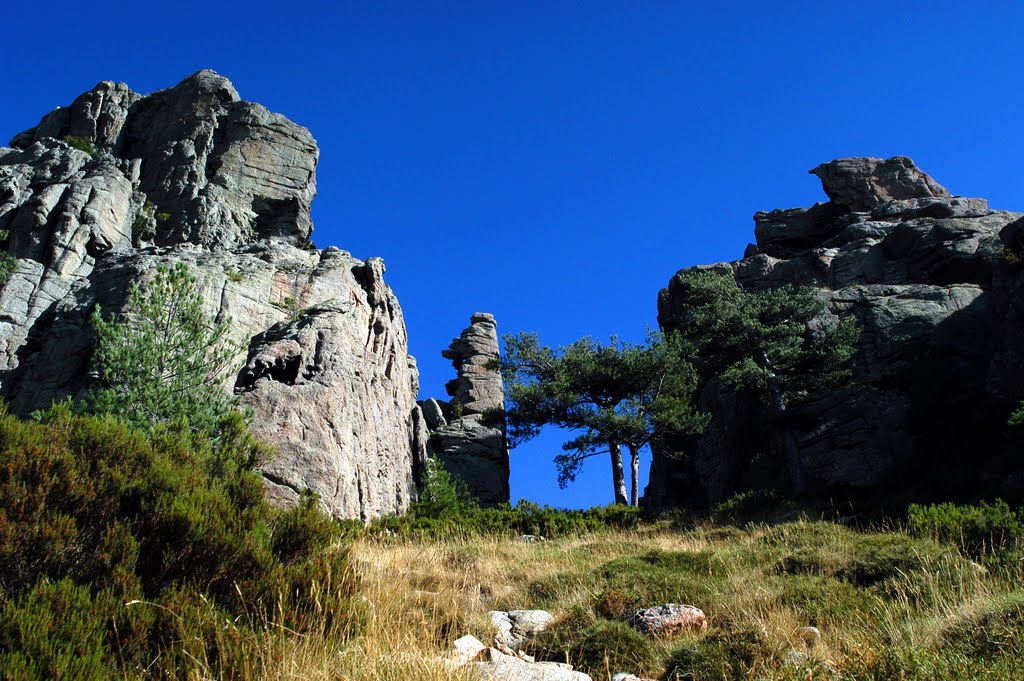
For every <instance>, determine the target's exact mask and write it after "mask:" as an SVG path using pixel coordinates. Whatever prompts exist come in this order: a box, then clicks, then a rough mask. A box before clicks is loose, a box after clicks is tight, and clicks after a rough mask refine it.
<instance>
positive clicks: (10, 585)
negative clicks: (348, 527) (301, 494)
mask: <svg viewBox="0 0 1024 681" xmlns="http://www.w3.org/2000/svg"><path fill="white" fill-rule="evenodd" d="M42 416H43V421H45V422H44V423H33V422H21V421H19V420H18V419H16V418H14V417H12V416H10V415H7V414H6V413H2V412H0V578H2V580H3V586H4V593H3V598H4V602H3V616H2V618H0V620H2V621H0V650H3V651H9V652H7V653H4V654H0V677H3V678H11V677H17V678H71V679H73V678H105V677H110V676H114V677H118V678H123V677H125V676H130V677H134V676H145V675H150V674H152V675H159V674H161V670H163V672H165V673H166V674H168V675H170V676H175V677H184V676H188V675H189V674H188V673H187V671H186V668H194V667H190V665H193V663H192V662H189V660H190V659H192V658H195V659H197V660H211V661H212V662H211V664H213V665H215V668H211V669H210V670H209V671H210V673H211V674H212V675H213V676H218V677H222V678H231V677H233V676H234V675H235V674H236V673H240V672H236V670H239V669H243V668H245V665H244V664H241V662H240V660H239V659H238V656H239V655H243V654H245V655H249V654H254V653H252V652H251V649H252V648H253V647H252V646H248V647H246V646H243V645H242V643H241V641H243V640H248V639H251V638H252V636H254V635H256V632H259V631H261V630H263V629H264V628H265V627H266V626H267V625H268V624H270V623H273V624H274V625H275V626H283V627H288V628H289V629H291V630H293V631H298V632H302V631H304V630H305V629H306V628H307V627H309V626H311V624H312V623H313V622H314V621H316V622H324V623H325V625H324V626H328V627H332V628H333V627H347V626H350V625H354V624H356V620H355V618H354V616H353V615H352V613H353V612H354V610H353V609H352V608H351V607H350V605H351V604H350V598H351V596H352V594H353V590H354V586H355V585H354V584H353V582H352V580H351V578H350V577H349V573H348V569H347V554H346V552H345V551H344V550H343V549H342V548H340V547H339V546H338V545H337V544H336V540H337V530H336V528H335V527H334V525H333V524H332V521H331V520H330V519H327V518H326V517H324V516H323V514H322V513H321V512H320V511H319V510H318V509H317V508H316V505H315V503H314V502H313V500H312V499H311V498H307V499H306V500H305V502H304V503H303V504H301V505H299V506H298V507H297V508H293V509H290V510H278V509H274V508H272V507H270V506H269V505H268V504H267V502H266V501H265V500H264V499H263V483H262V481H261V479H260V477H259V476H258V474H256V473H254V472H253V471H252V470H251V465H252V463H253V461H255V460H257V459H258V458H260V456H262V454H263V453H264V448H263V447H262V446H261V445H259V444H258V443H256V442H255V441H254V440H253V439H252V437H251V435H249V434H248V431H247V430H246V429H245V428H244V425H243V424H241V421H240V420H239V421H236V422H235V425H236V426H237V427H236V428H233V429H232V428H229V429H227V430H225V431H222V432H221V433H219V434H218V436H217V438H216V443H214V442H213V441H212V440H211V438H210V437H208V436H207V435H205V434H202V433H195V432H193V431H190V430H188V429H176V428H174V427H173V426H164V427H160V428H156V429H155V430H153V431H152V432H151V433H144V432H141V431H138V430H135V429H132V428H131V427H129V426H127V425H125V424H123V423H121V422H119V421H117V420H115V419H113V418H110V417H96V416H81V415H74V414H73V413H72V412H71V409H70V408H69V406H68V405H67V404H64V405H60V406H58V407H56V408H55V409H53V410H51V411H50V412H49V413H47V414H44V415H42ZM314 615H315V616H314ZM225 622H228V623H230V626H228V627H227V629H225V624H224V623H225ZM318 626H319V625H318ZM232 640H234V641H236V643H235V644H232V643H231V641H232ZM188 646H192V648H191V649H190V648H188ZM245 650H250V652H248V653H246V652H245ZM155 659H159V661H160V662H159V665H158V666H159V669H156V668H153V669H150V668H149V666H150V665H151V664H152V661H153V660H155Z"/></svg>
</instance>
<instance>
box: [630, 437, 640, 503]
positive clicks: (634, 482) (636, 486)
mask: <svg viewBox="0 0 1024 681" xmlns="http://www.w3.org/2000/svg"><path fill="white" fill-rule="evenodd" d="M629 456H630V467H631V468H632V478H631V479H630V488H631V489H630V496H629V505H630V506H639V505H640V450H639V449H638V448H636V447H634V446H633V445H629Z"/></svg>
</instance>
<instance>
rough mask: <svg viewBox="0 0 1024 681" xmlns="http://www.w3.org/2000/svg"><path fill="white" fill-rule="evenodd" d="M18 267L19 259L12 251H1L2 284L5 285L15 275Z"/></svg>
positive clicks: (0, 283) (0, 273)
mask: <svg viewBox="0 0 1024 681" xmlns="http://www.w3.org/2000/svg"><path fill="white" fill-rule="evenodd" d="M17 269H18V259H17V258H15V257H14V256H13V255H11V254H10V253H0V286H3V285H4V284H6V283H7V282H9V281H10V280H11V277H13V276H14V272H15V270H17Z"/></svg>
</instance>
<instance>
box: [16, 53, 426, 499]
mask: <svg viewBox="0 0 1024 681" xmlns="http://www.w3.org/2000/svg"><path fill="white" fill-rule="evenodd" d="M11 146H12V148H0V235H4V236H5V237H6V243H5V244H4V245H5V246H6V253H7V256H6V260H5V261H4V263H0V264H2V265H4V266H5V267H6V269H7V270H9V271H11V272H12V273H11V274H10V277H9V278H8V279H7V280H6V281H5V282H3V287H2V289H0V381H2V392H3V396H4V397H5V398H6V400H7V401H8V402H9V403H10V405H11V409H12V410H13V411H14V412H15V413H18V414H27V413H29V412H31V411H32V410H34V409H37V408H42V407H47V406H49V405H50V404H51V402H52V401H53V400H55V399H59V398H61V397H64V396H72V397H76V398H77V397H81V396H82V395H83V393H84V391H85V390H87V389H88V387H89V386H90V383H91V380H92V379H91V377H90V367H89V363H90V355H91V349H92V346H93V342H94V338H93V333H92V330H91V328H90V325H89V321H88V319H89V315H90V313H91V311H92V310H93V308H94V307H95V305H97V304H99V305H101V306H102V308H103V310H104V311H105V312H106V313H111V312H116V311H118V310H119V309H122V307H123V305H124V303H125V299H126V297H127V292H128V288H129V286H130V284H131V282H132V281H137V280H139V279H140V278H144V277H145V276H146V275H147V273H148V272H150V271H151V270H152V269H153V268H154V267H155V266H157V265H159V264H168V263H172V262H179V261H181V262H186V263H187V264H188V265H189V266H190V268H191V269H192V271H193V273H194V274H195V275H196V276H197V278H198V279H199V282H200V286H201V288H202V291H203V293H204V298H205V302H206V306H207V309H208V311H209V312H210V313H212V314H215V315H216V316H217V318H218V319H219V320H225V319H231V320H232V321H231V323H232V328H233V329H234V333H235V335H236V337H237V338H238V339H240V340H242V341H244V343H245V345H246V346H247V351H246V352H245V353H243V354H240V356H239V357H238V358H237V370H238V373H237V381H235V380H232V382H231V384H229V385H226V386H225V389H229V390H230V389H234V390H235V391H236V392H237V393H238V394H239V395H240V396H241V399H242V401H243V403H244V404H245V405H247V406H249V407H251V408H252V410H253V411H254V413H255V429H256V431H257V433H258V434H260V435H263V436H266V437H267V438H269V439H270V440H271V441H272V442H273V443H274V444H275V445H276V447H277V452H278V454H277V457H276V458H275V459H274V460H273V461H272V462H269V463H268V464H266V466H265V467H264V470H263V473H264V476H265V477H266V479H267V485H268V490H269V491H270V494H271V495H272V496H273V497H275V498H278V499H280V500H283V501H285V502H287V501H293V500H295V499H296V498H297V496H298V495H299V494H300V493H301V492H302V491H303V490H305V489H311V490H313V491H315V492H317V493H318V494H319V495H320V498H321V501H322V503H323V504H324V506H325V507H326V508H327V509H328V510H329V511H331V512H332V513H334V514H335V515H337V516H339V517H350V518H369V517H373V516H376V515H380V514H383V513H392V512H401V511H403V510H405V509H406V508H407V506H408V504H409V502H410V500H411V498H412V496H413V495H414V490H415V487H414V484H413V478H414V468H415V466H416V465H417V454H416V453H417V452H422V451H423V450H424V448H425V442H423V440H422V437H421V436H422V435H423V433H422V429H420V430H417V419H418V418H419V415H418V410H416V409H415V407H416V404H415V397H416V393H417V390H418V385H417V383H418V374H417V370H416V365H415V362H414V361H413V359H412V358H411V357H409V355H408V352H407V338H406V330H405V325H404V322H403V319H402V312H401V309H400V308H399V306H398V301H397V300H396V299H395V297H394V295H393V294H392V292H391V290H390V289H389V288H388V287H387V285H386V284H385V283H384V280H383V275H384V263H383V262H382V261H381V260H379V259H370V260H367V261H361V260H357V259H356V258H353V257H352V256H351V255H349V254H348V253H346V252H344V251H340V250H338V249H336V248H328V249H326V250H323V251H320V250H316V249H315V248H314V247H313V246H312V244H311V243H310V242H309V237H310V234H311V232H312V221H311V220H310V216H309V207H310V203H311V201H312V200H313V196H314V195H315V192H316V174H315V169H316V165H317V159H318V155H319V151H318V149H317V145H316V142H315V141H314V140H313V137H312V136H311V135H310V133H309V131H307V130H306V129H305V128H302V127H300V126H298V125H296V124H295V123H292V122H291V121H289V120H288V119H286V118H284V117H283V116H280V115H278V114H274V113H271V112H270V111H268V110H267V109H265V108H264V107H262V106H260V105H259V104H253V103H250V102H245V101H242V100H241V99H240V98H239V95H238V93H237V92H236V91H235V89H234V87H233V86H232V85H231V83H230V82H229V81H228V80H227V79H225V78H223V77H221V76H219V75H217V74H216V73H214V72H212V71H200V72H199V73H196V74H194V75H192V76H190V77H188V78H186V79H185V80H184V81H182V82H181V83H180V84H179V85H177V86H176V87H174V88H171V89H168V90H162V91H160V92H155V93H153V94H150V95H146V96H143V95H140V94H137V93H135V92H132V91H131V90H130V89H129V88H128V86H126V85H124V84H123V83H112V82H103V83H100V84H99V85H97V86H96V87H95V88H93V89H92V90H90V91H89V92H87V93H85V94H83V95H81V96H80V97H78V98H77V99H76V100H75V101H74V102H73V103H72V104H71V106H69V107H66V108H59V109H56V110H55V111H53V112H51V113H50V114H48V115H46V116H45V117H44V118H43V119H42V121H40V123H39V125H38V126H36V127H35V128H33V129H31V130H27V131H25V132H23V133H21V134H19V135H17V136H15V137H14V139H13V140H12V142H11ZM5 267H0V271H2V270H3V269H5ZM417 433H419V436H418V435H417ZM418 438H419V439H418Z"/></svg>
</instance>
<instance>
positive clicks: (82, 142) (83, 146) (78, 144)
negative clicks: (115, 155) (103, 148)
mask: <svg viewBox="0 0 1024 681" xmlns="http://www.w3.org/2000/svg"><path fill="white" fill-rule="evenodd" d="M64 141H65V142H67V143H68V145H69V146H71V147H73V148H75V149H78V150H79V151H84V152H85V153H87V154H89V155H90V156H95V155H96V147H95V146H93V143H92V142H90V141H89V140H87V139H85V138H84V137H78V136H77V135H65V136H64Z"/></svg>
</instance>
